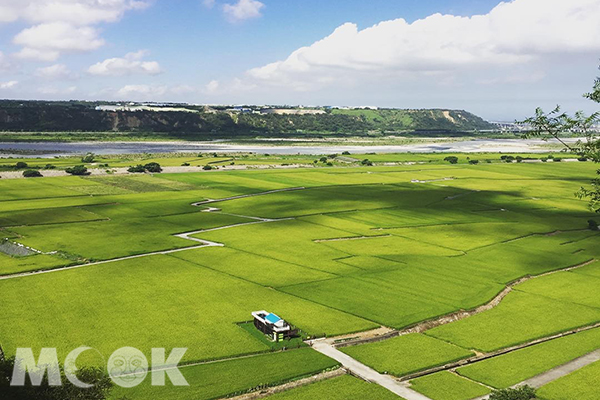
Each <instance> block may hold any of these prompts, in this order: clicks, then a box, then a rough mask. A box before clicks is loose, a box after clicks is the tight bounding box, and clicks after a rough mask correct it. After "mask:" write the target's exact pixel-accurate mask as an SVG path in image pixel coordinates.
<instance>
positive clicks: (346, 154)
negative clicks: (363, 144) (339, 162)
mask: <svg viewBox="0 0 600 400" xmlns="http://www.w3.org/2000/svg"><path fill="white" fill-rule="evenodd" d="M342 155H343V156H349V155H350V152H349V151H344V152H342Z"/></svg>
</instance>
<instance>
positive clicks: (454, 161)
mask: <svg viewBox="0 0 600 400" xmlns="http://www.w3.org/2000/svg"><path fill="white" fill-rule="evenodd" d="M444 161H448V162H449V163H450V164H458V157H456V156H448V157H446V158H444Z"/></svg>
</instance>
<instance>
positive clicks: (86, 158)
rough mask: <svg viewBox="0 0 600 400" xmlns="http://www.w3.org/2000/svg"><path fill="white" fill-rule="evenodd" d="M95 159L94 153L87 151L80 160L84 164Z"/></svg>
mask: <svg viewBox="0 0 600 400" xmlns="http://www.w3.org/2000/svg"><path fill="white" fill-rule="evenodd" d="M95 159H96V155H95V154H94V153H87V154H86V155H85V156H83V157H82V158H81V162H82V163H85V164H90V163H93V162H94V160H95Z"/></svg>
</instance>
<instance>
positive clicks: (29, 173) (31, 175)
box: [23, 169, 42, 178]
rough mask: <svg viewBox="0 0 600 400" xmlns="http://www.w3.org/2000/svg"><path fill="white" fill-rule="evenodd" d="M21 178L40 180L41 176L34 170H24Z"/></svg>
mask: <svg viewBox="0 0 600 400" xmlns="http://www.w3.org/2000/svg"><path fill="white" fill-rule="evenodd" d="M23 176H24V177H25V178H40V177H41V176H42V174H41V173H40V171H36V170H35V169H26V170H25V171H23Z"/></svg>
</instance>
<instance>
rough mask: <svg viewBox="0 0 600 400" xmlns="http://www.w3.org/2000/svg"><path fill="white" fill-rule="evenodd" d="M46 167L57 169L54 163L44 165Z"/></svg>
mask: <svg viewBox="0 0 600 400" xmlns="http://www.w3.org/2000/svg"><path fill="white" fill-rule="evenodd" d="M44 169H56V166H54V165H52V164H46V166H45V167H44Z"/></svg>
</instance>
